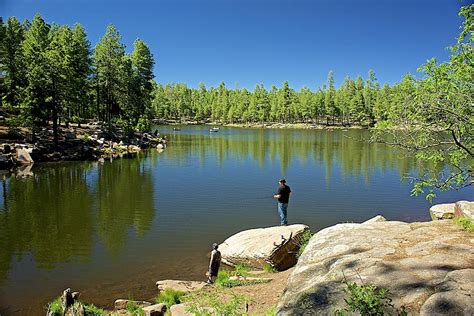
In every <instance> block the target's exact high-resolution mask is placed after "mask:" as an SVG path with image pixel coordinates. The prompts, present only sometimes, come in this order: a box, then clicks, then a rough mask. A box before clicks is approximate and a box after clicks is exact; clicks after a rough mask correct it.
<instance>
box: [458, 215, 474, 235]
mask: <svg viewBox="0 0 474 316" xmlns="http://www.w3.org/2000/svg"><path fill="white" fill-rule="evenodd" d="M454 223H455V224H456V225H458V226H459V227H461V228H462V229H463V230H465V231H467V232H474V223H473V222H472V219H471V218H470V217H467V216H461V217H457V218H455V219H454Z"/></svg>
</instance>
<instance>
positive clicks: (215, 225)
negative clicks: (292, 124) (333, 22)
mask: <svg viewBox="0 0 474 316" xmlns="http://www.w3.org/2000/svg"><path fill="white" fill-rule="evenodd" d="M158 128H159V131H160V132H161V133H162V134H163V135H167V137H168V138H169V146H168V148H166V149H165V150H164V151H163V152H158V151H157V150H155V149H153V150H149V151H147V152H144V153H141V154H140V155H139V157H137V158H133V159H117V160H114V161H113V162H109V161H106V162H104V163H103V164H101V163H98V162H61V163H45V164H41V165H39V166H35V167H34V168H33V169H32V171H33V173H34V175H33V176H30V177H24V178H13V177H11V178H7V179H4V180H3V183H2V184H1V186H2V188H1V189H0V192H1V196H0V314H2V315H10V314H21V315H38V314H42V313H43V314H44V312H45V310H44V306H45V305H46V304H47V302H48V301H50V300H52V299H53V298H54V297H57V296H59V295H60V294H61V292H62V291H63V290H64V289H65V288H67V287H71V288H72V290H74V291H80V292H81V299H82V300H83V301H86V302H90V303H95V304H98V305H99V306H103V307H107V306H109V307H110V306H111V305H112V304H113V301H114V300H115V299H117V298H135V299H151V298H153V297H155V295H156V292H157V291H156V288H155V282H156V281H157V280H161V279H173V278H176V279H197V280H205V276H204V273H205V271H206V269H207V264H208V257H207V255H208V253H209V252H210V247H211V245H212V243H213V242H222V241H223V240H224V239H226V238H227V237H229V236H230V235H232V234H234V233H236V232H239V231H241V230H245V229H249V228H255V227H266V226H273V225H278V223H279V218H278V214H277V208H276V202H275V201H274V200H273V199H272V198H271V197H272V195H273V193H274V192H275V191H276V190H277V187H278V179H279V178H281V177H285V178H286V179H287V184H288V185H289V186H290V187H291V189H292V191H293V193H292V196H291V199H290V205H289V207H288V220H289V223H290V224H291V223H304V224H307V225H309V226H310V228H311V230H312V231H313V232H315V231H318V230H320V229H322V228H324V227H327V226H330V225H333V224H336V223H340V222H362V221H364V220H366V219H369V218H371V217H373V216H375V215H377V214H381V215H383V216H385V217H386V218H387V219H391V220H403V221H419V220H421V221H427V220H430V216H429V214H428V209H429V207H430V203H429V202H427V201H426V200H425V199H424V197H417V198H415V197H411V196H410V189H411V184H410V183H408V182H406V181H402V179H403V177H405V176H406V175H408V174H414V173H416V172H417V171H418V170H422V169H421V168H422V166H421V165H420V164H418V163H416V162H415V161H414V159H413V158H412V157H409V156H408V155H406V153H404V152H402V151H399V150H396V149H394V148H391V147H388V146H386V145H382V144H369V143H367V142H364V141H363V140H364V139H367V138H368V137H369V132H368V131H366V130H347V131H343V130H334V131H329V130H301V129H240V128H221V129H220V131H219V132H217V133H209V127H206V126H181V131H176V132H173V127H172V126H159V127H158ZM473 193H474V190H473V189H472V188H468V189H465V190H464V191H459V192H447V193H442V194H440V195H439V197H438V198H437V199H435V201H434V202H435V203H445V202H453V201H456V200H461V199H471V200H472V197H473V196H474V195H473Z"/></svg>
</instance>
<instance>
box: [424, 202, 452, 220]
mask: <svg viewBox="0 0 474 316" xmlns="http://www.w3.org/2000/svg"><path fill="white" fill-rule="evenodd" d="M430 215H431V219H432V220H441V219H449V218H454V203H446V204H436V205H433V206H432V207H430Z"/></svg>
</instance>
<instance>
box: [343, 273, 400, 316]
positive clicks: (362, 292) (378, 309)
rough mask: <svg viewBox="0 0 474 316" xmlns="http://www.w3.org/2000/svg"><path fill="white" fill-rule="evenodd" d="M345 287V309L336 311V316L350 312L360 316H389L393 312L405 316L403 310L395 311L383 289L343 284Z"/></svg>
mask: <svg viewBox="0 0 474 316" xmlns="http://www.w3.org/2000/svg"><path fill="white" fill-rule="evenodd" d="M344 283H345V284H346V286H347V288H346V289H344V291H345V292H346V294H347V298H345V299H344V301H345V302H346V304H347V305H348V307H347V308H345V309H343V310H336V311H335V314H336V315H338V316H342V315H347V314H349V313H352V312H358V313H360V314H361V315H368V316H372V315H373V316H376V315H377V316H378V315H385V314H391V312H392V311H394V312H395V313H396V314H397V315H403V316H405V315H407V313H406V311H405V309H404V308H402V309H401V310H400V311H398V310H396V309H395V308H394V306H393V304H392V300H391V298H390V297H389V291H388V290H387V289H384V288H377V287H376V286H374V285H366V284H363V285H358V284H357V283H355V282H354V283H350V282H347V281H345V282H344Z"/></svg>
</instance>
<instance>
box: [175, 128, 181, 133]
mask: <svg viewBox="0 0 474 316" xmlns="http://www.w3.org/2000/svg"><path fill="white" fill-rule="evenodd" d="M180 130H181V128H178V127H174V128H173V131H175V132H179V131H180Z"/></svg>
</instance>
